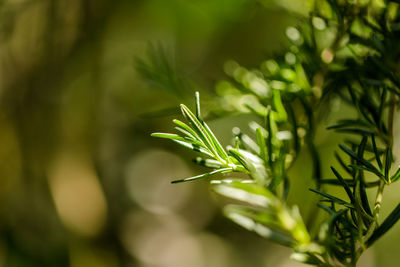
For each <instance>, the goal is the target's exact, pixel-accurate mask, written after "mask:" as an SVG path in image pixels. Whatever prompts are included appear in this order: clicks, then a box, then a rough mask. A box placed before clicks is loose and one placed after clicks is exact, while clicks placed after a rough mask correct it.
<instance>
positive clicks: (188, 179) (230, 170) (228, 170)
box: [171, 168, 233, 184]
mask: <svg viewBox="0 0 400 267" xmlns="http://www.w3.org/2000/svg"><path fill="white" fill-rule="evenodd" d="M227 172H233V169H232V168H223V169H218V170H214V171H212V172H208V173H204V174H200V175H197V176H193V177H189V178H185V179H180V180H175V181H172V182H171V183H173V184H177V183H183V182H189V181H194V180H199V179H202V178H206V177H209V176H211V175H215V174H218V173H227Z"/></svg>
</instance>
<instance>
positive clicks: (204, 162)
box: [193, 157, 223, 169]
mask: <svg viewBox="0 0 400 267" xmlns="http://www.w3.org/2000/svg"><path fill="white" fill-rule="evenodd" d="M193 162H194V163H196V164H198V165H201V166H204V167H207V168H213V169H219V168H222V167H223V165H222V163H221V162H219V161H218V160H214V159H204V158H201V157H197V158H194V159H193Z"/></svg>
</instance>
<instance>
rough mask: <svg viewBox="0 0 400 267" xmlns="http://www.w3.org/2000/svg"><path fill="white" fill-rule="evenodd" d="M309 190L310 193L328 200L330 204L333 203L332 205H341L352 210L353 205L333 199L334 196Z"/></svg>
mask: <svg viewBox="0 0 400 267" xmlns="http://www.w3.org/2000/svg"><path fill="white" fill-rule="evenodd" d="M309 190H310V191H311V192H314V193H317V194H319V195H321V196H323V197H326V198H327V200H329V201H331V202H334V203H337V204H339V205H343V206H345V207H348V208H351V209H354V206H353V204H351V203H348V202H347V201H344V200H343V199H340V198H337V197H334V196H332V195H330V194H327V193H324V192H321V191H318V190H316V189H312V188H310V189H309Z"/></svg>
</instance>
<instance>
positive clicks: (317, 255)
mask: <svg viewBox="0 0 400 267" xmlns="http://www.w3.org/2000/svg"><path fill="white" fill-rule="evenodd" d="M399 3H400V1H398V0H386V1H385V0H381V1H377V0H370V1H368V0H366V1H354V0H353V1H350V0H326V1H325V0H316V1H315V3H314V10H313V11H312V12H311V13H310V14H309V16H308V17H306V18H302V21H303V23H302V25H301V27H297V28H295V27H290V28H288V29H287V31H286V34H287V36H288V38H289V40H290V43H291V45H290V47H289V50H288V51H287V52H285V53H282V54H281V55H278V56H277V57H275V58H274V59H269V60H266V61H264V62H262V64H261V65H260V67H259V68H257V69H251V70H249V69H246V68H245V67H243V66H240V65H239V64H238V63H236V62H233V61H232V62H228V63H227V64H226V66H225V70H226V72H227V74H228V75H229V76H230V77H229V79H227V80H224V81H221V82H219V83H218V84H217V95H216V96H215V98H214V100H213V101H215V102H216V103H218V105H214V106H218V107H219V108H218V109H217V110H214V112H215V113H219V114H221V113H223V114H240V113H252V114H255V115H256V117H258V120H256V121H251V122H249V128H250V130H251V131H252V132H253V133H248V134H246V133H244V132H242V131H241V130H240V129H238V128H237V127H235V128H234V130H233V133H234V136H235V142H234V144H232V146H228V147H223V146H222V145H221V143H220V142H219V141H218V138H217V137H216V136H215V135H214V133H213V131H212V130H211V129H210V127H209V126H208V125H207V123H206V122H205V121H204V120H203V118H202V115H201V112H200V99H199V93H197V92H196V94H195V111H194V112H192V111H191V110H190V109H189V108H188V107H187V106H185V105H183V104H182V105H181V110H182V113H183V115H184V117H185V119H186V122H182V121H180V120H174V121H173V122H174V124H175V125H176V127H175V129H176V131H177V133H176V134H168V133H154V134H152V135H153V136H155V137H160V138H166V139H170V140H172V141H173V142H175V143H177V144H179V145H182V146H184V147H187V148H189V149H191V150H194V151H196V152H198V153H199V155H200V157H197V158H196V159H195V162H196V163H198V164H200V165H203V166H205V167H207V168H209V169H210V171H209V172H206V173H204V174H201V175H198V176H194V177H190V178H186V179H182V180H177V181H173V183H180V182H186V181H193V180H197V179H203V178H206V177H210V176H213V175H215V174H222V173H225V174H227V173H232V172H240V173H244V174H245V177H246V178H243V179H238V178H232V179H229V174H228V175H224V176H223V179H217V180H211V182H210V183H211V188H212V190H214V191H215V192H216V193H218V194H220V195H223V196H225V197H228V198H230V199H233V200H235V203H239V204H231V205H227V206H226V207H225V208H224V214H225V215H226V216H227V217H228V218H230V219H231V220H232V221H234V222H235V223H237V224H239V225H241V226H243V227H244V228H246V229H248V230H250V231H254V232H256V233H257V234H259V235H261V236H263V237H265V238H269V239H270V240H273V241H275V242H277V243H279V244H282V245H284V246H287V247H290V248H292V249H293V254H292V258H293V259H294V260H297V261H300V262H303V263H308V264H312V265H316V266H355V265H356V263H357V260H358V259H359V257H360V255H361V254H362V253H363V252H364V251H365V250H366V249H367V248H368V247H370V246H371V245H373V244H374V242H375V241H376V240H378V239H379V238H380V237H382V236H383V235H384V234H386V233H387V232H388V231H389V230H390V228H391V227H392V226H393V225H394V224H395V223H396V222H397V221H398V219H399V218H400V204H399V205H398V206H397V207H396V208H395V209H394V210H393V211H392V212H391V213H390V214H389V215H388V216H387V217H386V218H381V217H380V216H379V213H380V208H381V205H382V197H383V192H384V188H385V187H386V186H390V185H391V184H392V183H394V182H396V181H398V180H399V179H400V168H396V167H394V166H392V165H393V162H394V155H393V142H394V140H393V123H394V117H395V111H396V108H397V104H398V99H399V96H400V73H399V70H400V61H399V59H400V46H399V43H400V8H399ZM142 63H143V62H142ZM141 67H142V69H144V70H145V69H146V65H145V64H144V63H143V64H142V66H141ZM333 99H336V100H337V99H340V100H341V101H342V102H343V103H345V104H347V105H349V106H350V107H352V109H353V110H354V113H353V114H355V115H354V116H351V117H348V118H346V119H341V120H339V121H337V123H336V124H335V125H332V126H330V127H328V129H331V130H333V131H336V132H338V133H344V134H346V135H349V136H352V139H351V141H346V142H345V144H340V145H339V153H336V154H335V156H336V158H337V161H338V164H339V165H340V166H341V167H340V169H338V168H334V167H331V170H332V173H331V176H330V177H323V175H322V173H321V160H320V156H319V154H318V151H317V148H316V145H315V143H314V140H315V135H316V125H317V124H318V123H319V120H320V118H321V117H322V115H323V114H326V113H327V112H331V111H329V110H326V107H327V106H329V105H327V104H328V103H329V101H332V100H333ZM302 149H306V150H308V151H309V152H310V153H311V155H312V160H313V174H312V175H313V178H314V179H315V188H312V189H310V191H311V192H312V193H315V196H316V197H319V199H320V201H319V203H318V206H319V208H321V209H322V210H323V211H325V212H326V214H327V217H326V218H327V219H326V220H325V221H324V222H323V223H321V224H320V225H315V226H314V227H316V229H317V231H311V230H310V229H308V228H307V227H306V224H305V223H304V219H303V218H302V216H301V214H300V212H299V209H298V207H297V206H289V205H288V204H287V201H286V199H287V195H288V193H289V177H288V175H287V173H288V169H289V168H290V167H291V166H292V165H293V163H294V162H295V160H296V158H297V156H298V155H299V153H300V151H301V150H302ZM332 177H334V178H332ZM328 186H340V187H342V188H343V190H344V192H345V193H346V195H347V196H346V198H340V197H338V196H335V195H332V194H328V193H327V192H328V191H327V188H328ZM367 190H375V191H376V197H375V199H368V194H367ZM311 192H310V193H311ZM314 232H315V233H314Z"/></svg>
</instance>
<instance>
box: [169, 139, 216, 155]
mask: <svg viewBox="0 0 400 267" xmlns="http://www.w3.org/2000/svg"><path fill="white" fill-rule="evenodd" d="M172 141H173V142H175V143H177V144H179V145H181V146H184V147H186V148H189V149H191V150H193V151H196V152H200V153H203V154H205V155H207V156H209V157H211V158H213V157H214V155H213V154H212V153H211V152H210V151H209V150H208V149H207V148H203V147H202V146H200V145H196V144H194V143H192V142H187V141H181V140H176V139H173V140H172Z"/></svg>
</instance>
